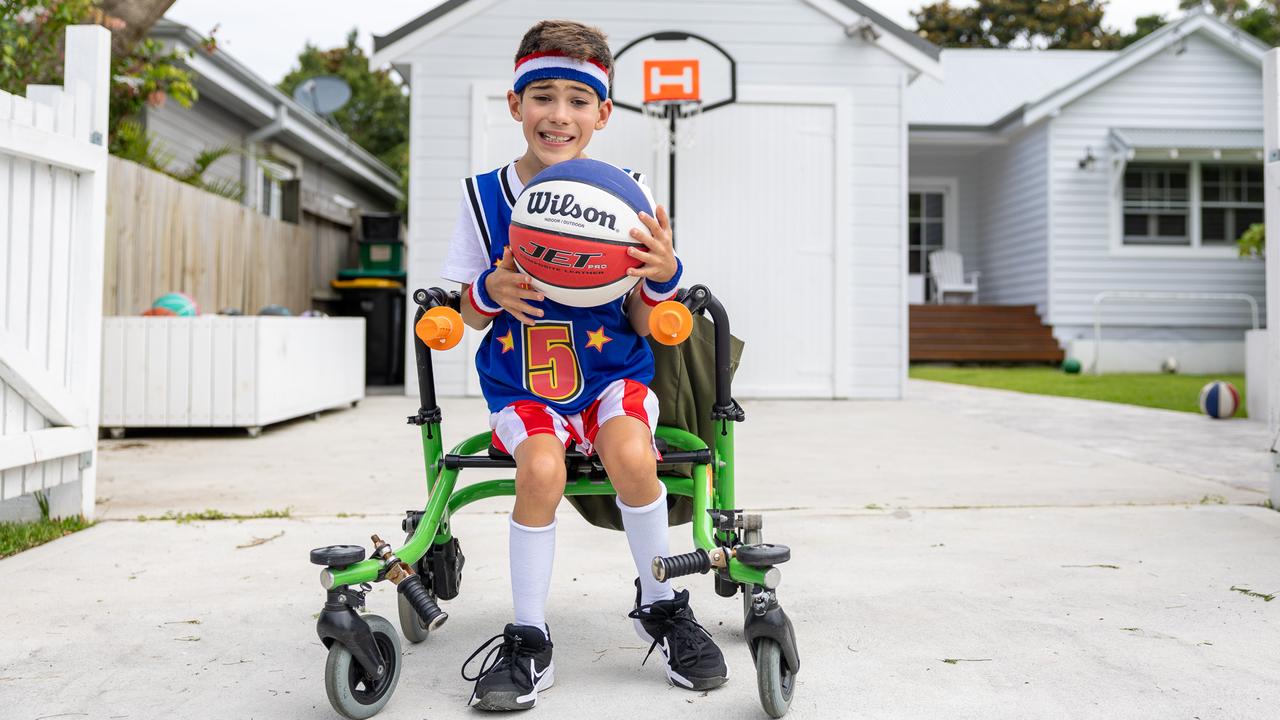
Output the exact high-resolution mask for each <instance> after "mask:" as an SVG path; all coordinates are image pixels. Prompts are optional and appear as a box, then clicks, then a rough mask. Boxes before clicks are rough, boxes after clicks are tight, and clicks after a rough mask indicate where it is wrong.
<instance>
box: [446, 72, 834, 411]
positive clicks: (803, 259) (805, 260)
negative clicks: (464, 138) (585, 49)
mask: <svg viewBox="0 0 1280 720" xmlns="http://www.w3.org/2000/svg"><path fill="white" fill-rule="evenodd" d="M483 107H484V121H483V125H482V127H481V130H482V132H483V137H482V138H481V139H480V141H479V142H478V143H477V145H478V149H480V152H479V153H477V154H478V155H479V156H480V159H481V160H482V162H481V163H480V164H479V167H483V168H493V167H496V166H497V165H500V164H502V163H504V162H508V161H510V160H511V159H513V158H515V157H516V156H518V155H519V154H520V153H521V152H522V151H523V150H524V141H523V138H522V136H521V134H520V129H519V125H518V124H517V123H516V122H515V121H513V120H511V117H510V115H509V114H508V112H507V109H506V102H505V100H502V99H500V98H498V97H496V96H495V97H490V98H488V99H487V100H485V101H484V105H483ZM835 114H836V113H835V107H834V106H833V105H820V104H812V105H807V104H781V103H776V104H775V103H764V102H760V103H744V102H739V103H738V104H735V105H729V106H726V107H722V108H720V109H718V110H715V111H713V112H709V113H707V114H706V115H704V116H702V117H701V118H700V119H699V120H698V121H697V122H698V123H699V125H698V127H697V129H696V131H695V132H696V136H695V138H696V139H695V144H694V146H693V147H690V148H680V149H679V150H677V159H676V170H677V172H678V173H679V177H678V178H677V183H676V185H677V187H676V191H677V193H678V202H677V206H676V212H677V213H678V218H677V226H676V249H677V251H678V252H679V254H680V257H681V259H682V261H683V262H684V264H685V268H686V270H685V276H684V277H685V280H684V282H682V283H681V284H682V285H684V286H685V287H688V286H690V285H692V284H694V283H703V284H705V285H707V287H709V288H711V291H712V292H713V293H715V295H716V297H718V298H720V300H721V302H723V303H724V305H725V307H726V308H727V309H728V310H729V317H730V321H731V327H732V330H733V334H734V335H736V336H738V337H739V338H742V339H743V340H744V341H746V349H745V350H744V351H743V357H742V365H741V367H740V368H739V370H738V373H737V375H736V377H735V382H734V394H735V395H738V396H741V397H823V398H828V397H833V396H834V395H835V342H836V340H835V338H836V336H837V334H838V333H837V328H836V327H835V307H834V303H835V297H836V293H835V287H834V285H835V282H834V280H835V275H836V267H835V200H836V190H835V187H836V170H835V168H836V165H835V162H836V161H835V158H836V147H835V144H836V140H835V137H836V127H835ZM588 154H589V155H590V156H591V157H594V158H597V159H600V160H604V161H607V162H611V163H614V164H616V165H620V166H622V167H626V168H630V169H633V170H639V171H641V172H643V173H645V175H647V176H648V179H649V185H650V187H651V188H652V189H653V192H654V195H655V197H656V198H657V199H658V201H659V202H662V203H664V204H667V205H668V206H669V205H670V201H669V197H670V195H669V192H670V188H669V186H668V183H667V164H668V163H667V153H666V151H665V150H661V151H659V150H656V149H655V146H654V142H653V132H652V131H651V128H650V126H649V124H648V123H647V121H646V120H645V119H644V118H642V117H641V116H639V115H637V114H635V113H631V112H629V111H626V110H621V109H616V110H615V111H614V114H613V118H612V120H611V121H610V123H609V127H608V128H606V129H605V130H604V131H603V132H601V133H599V134H597V135H596V136H595V137H594V138H593V139H592V141H591V147H590V148H589V149H588ZM467 338H468V339H467V342H468V347H469V350H468V352H469V354H473V353H474V348H475V346H476V343H478V342H479V337H478V336H477V334H476V333H468V334H467ZM470 375H471V377H470V379H469V381H468V385H467V392H468V394H479V392H480V388H479V382H478V380H477V379H476V378H475V371H474V368H473V369H472V371H471V373H470Z"/></svg>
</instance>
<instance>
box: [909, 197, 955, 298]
mask: <svg viewBox="0 0 1280 720" xmlns="http://www.w3.org/2000/svg"><path fill="white" fill-rule="evenodd" d="M945 207H946V195H945V194H943V193H941V192H913V193H910V194H909V195H908V196H907V264H908V272H910V273H911V274H912V275H925V276H928V274H929V253H931V252H933V251H934V250H941V249H942V248H943V224H944V210H945ZM930 285H931V284H930V283H928V282H926V283H925V286H924V287H925V301H926V302H927V301H929V300H930V299H932V298H931V295H932V294H933V292H932V288H931V287H930Z"/></svg>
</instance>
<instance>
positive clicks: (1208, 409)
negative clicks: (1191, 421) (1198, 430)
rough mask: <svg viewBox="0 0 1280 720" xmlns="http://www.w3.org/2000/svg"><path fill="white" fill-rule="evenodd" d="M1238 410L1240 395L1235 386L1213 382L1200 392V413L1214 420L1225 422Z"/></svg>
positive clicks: (1219, 381)
mask: <svg viewBox="0 0 1280 720" xmlns="http://www.w3.org/2000/svg"><path fill="white" fill-rule="evenodd" d="M1239 408H1240V393H1239V392H1237V391H1236V387H1235V385H1232V384H1231V383H1229V382H1225V381H1223V380H1214V381H1213V382H1211V383H1209V384H1208V385H1205V386H1204V389H1203V390H1201V391H1200V412H1202V413H1204V414H1205V415H1208V416H1209V417H1211V418H1213V419H1215V420H1225V419H1226V418H1229V417H1231V416H1232V415H1235V414H1236V410H1238V409H1239Z"/></svg>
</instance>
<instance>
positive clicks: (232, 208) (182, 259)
mask: <svg viewBox="0 0 1280 720" xmlns="http://www.w3.org/2000/svg"><path fill="white" fill-rule="evenodd" d="M110 173H111V184H110V189H109V192H108V197H107V261H106V282H105V284H104V285H103V304H104V306H105V308H106V314H108V315H137V314H139V313H141V312H142V311H144V310H146V309H147V308H148V307H150V306H151V303H152V301H153V300H155V298H157V297H159V296H161V295H163V294H165V293H168V292H185V293H187V294H189V295H191V296H192V297H194V298H195V300H196V303H197V304H198V305H199V306H200V311H201V312H202V313H213V312H217V311H218V310H221V309H222V308H227V307H234V308H239V309H240V310H241V311H242V312H244V313H245V314H248V315H252V314H255V313H257V312H258V310H260V309H261V308H262V307H263V306H265V305H271V304H276V305H283V306H284V307H287V308H289V310H291V311H292V312H293V313H295V314H297V313H300V312H302V311H303V310H307V309H309V308H310V307H311V287H310V282H311V263H312V233H310V232H308V231H307V229H305V228H304V227H302V226H300V225H295V224H293V223H287V222H281V221H279V220H273V219H271V218H269V217H266V216H264V215H262V214H260V213H258V212H256V211H254V210H252V209H250V208H247V207H244V206H243V205H240V204H239V203H237V202H235V201H232V200H228V199H226V198H222V197H218V196H216V195H214V194H212V193H208V192H205V191H203V190H201V189H199V188H197V187H194V186H191V185H187V184H185V183H181V182H178V181H177V180H174V179H173V178H171V177H168V176H167V175H164V174H162V173H158V172H155V171H153V170H149V169H147V168H144V167H142V166H140V165H138V164H136V163H132V162H129V161H127V160H121V159H119V158H115V157H113V158H111V159H110Z"/></svg>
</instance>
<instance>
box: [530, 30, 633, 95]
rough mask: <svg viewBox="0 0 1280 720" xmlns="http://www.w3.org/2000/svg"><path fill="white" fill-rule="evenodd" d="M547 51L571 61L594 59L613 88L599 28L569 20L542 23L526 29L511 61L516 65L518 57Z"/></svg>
mask: <svg viewBox="0 0 1280 720" xmlns="http://www.w3.org/2000/svg"><path fill="white" fill-rule="evenodd" d="M547 51H554V52H560V53H564V54H565V55H568V56H569V57H571V58H574V59H575V60H595V61H596V62H598V63H600V64H601V65H603V66H604V68H605V70H606V71H608V73H609V84H610V85H613V52H612V51H610V50H609V42H608V40H606V39H605V34H604V31H603V30H601V29H600V28H597V27H592V26H590V25H583V24H582V23H580V22H574V21H573V20H543V21H541V22H539V23H538V24H536V25H534V26H533V27H531V28H529V31H528V32H526V33H525V34H524V37H523V38H521V39H520V49H519V50H517V51H516V60H515V61H516V62H520V58H522V57H524V56H526V55H529V54H532V53H536V52H547Z"/></svg>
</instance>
